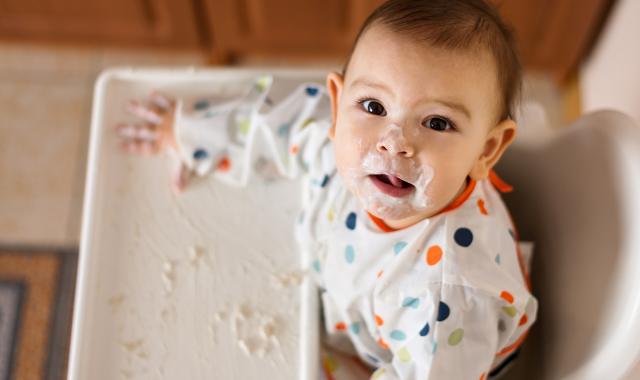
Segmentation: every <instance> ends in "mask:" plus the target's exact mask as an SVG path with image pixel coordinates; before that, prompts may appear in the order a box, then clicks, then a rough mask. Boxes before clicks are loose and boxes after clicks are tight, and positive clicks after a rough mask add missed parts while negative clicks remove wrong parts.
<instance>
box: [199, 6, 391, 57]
mask: <svg viewBox="0 0 640 380" xmlns="http://www.w3.org/2000/svg"><path fill="white" fill-rule="evenodd" d="M204 2H205V4H206V7H205V8H206V10H207V15H208V16H209V18H208V21H209V28H210V30H211V35H212V39H211V41H212V43H213V47H214V49H215V50H216V51H217V52H218V53H219V54H220V56H221V57H223V59H228V60H231V61H235V60H239V59H242V58H243V57H247V56H260V57H269V56H270V57H277V56H286V57H291V58H301V57H302V58H304V57H311V58H314V57H325V58H326V57H331V58H336V59H339V58H340V57H344V56H345V55H346V54H347V53H348V52H349V50H350V49H351V45H352V43H353V39H354V38H355V36H356V33H357V32H358V28H359V27H360V25H361V24H362V22H363V21H364V20H365V19H366V17H367V16H368V15H369V13H371V11H372V10H373V9H375V8H376V7H377V6H378V5H379V4H381V3H382V2H383V1H382V0H305V1H296V0H204Z"/></svg>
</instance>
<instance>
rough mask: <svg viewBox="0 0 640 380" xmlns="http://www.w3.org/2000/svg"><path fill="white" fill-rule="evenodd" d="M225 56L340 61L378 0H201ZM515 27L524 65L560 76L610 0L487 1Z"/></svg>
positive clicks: (581, 52)
mask: <svg viewBox="0 0 640 380" xmlns="http://www.w3.org/2000/svg"><path fill="white" fill-rule="evenodd" d="M203 1H204V2H205V9H206V11H207V15H206V18H207V22H208V25H209V29H210V31H211V33H212V38H211V42H212V46H213V50H214V51H215V52H217V53H218V55H219V56H221V57H222V61H223V62H233V61H234V59H243V58H245V57H255V56H262V57H266V58H270V59H272V60H277V59H290V58H293V57H299V56H313V57H331V58H333V59H344V58H345V56H346V54H347V53H348V51H349V50H350V48H351V44H352V43H353V39H354V37H355V35H356V33H357V31H358V29H359V27H360V25H361V24H362V22H363V21H364V20H365V18H366V17H367V16H368V14H369V13H370V12H371V11H372V10H373V9H375V7H376V6H378V5H379V4H381V3H382V2H383V0H305V1H300V0H203ZM491 1H492V2H493V3H494V4H496V5H497V6H498V9H499V12H500V14H501V15H502V16H503V18H504V19H505V20H506V22H507V23H508V24H510V25H512V26H513V28H514V30H515V32H516V37H517V41H518V47H519V50H520V52H521V56H522V60H523V63H524V65H525V67H527V68H529V69H536V70H542V71H547V72H550V73H552V74H553V75H554V77H555V78H556V79H558V80H559V81H561V80H563V79H566V77H567V76H568V75H570V73H572V71H573V70H575V68H576V67H577V65H578V63H579V62H580V60H581V59H583V58H584V57H585V55H586V54H587V53H588V51H589V48H590V47H591V45H592V43H593V41H594V39H595V37H596V36H597V34H598V32H599V30H600V27H601V25H602V23H603V20H604V19H605V17H606V15H607V13H608V9H609V8H610V6H611V3H612V2H613V0H491Z"/></svg>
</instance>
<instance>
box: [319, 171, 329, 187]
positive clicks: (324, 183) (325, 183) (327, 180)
mask: <svg viewBox="0 0 640 380" xmlns="http://www.w3.org/2000/svg"><path fill="white" fill-rule="evenodd" d="M327 183H329V175H328V174H325V175H324V178H322V183H321V184H320V187H325V186H327Z"/></svg>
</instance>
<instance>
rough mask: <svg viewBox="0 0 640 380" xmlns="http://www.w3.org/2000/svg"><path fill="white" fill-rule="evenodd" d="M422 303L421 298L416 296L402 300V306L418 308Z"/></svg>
mask: <svg viewBox="0 0 640 380" xmlns="http://www.w3.org/2000/svg"><path fill="white" fill-rule="evenodd" d="M419 305H420V299H419V298H415V297H407V298H405V299H404V300H403V301H402V307H412V308H414V309H417V308H418V306H419Z"/></svg>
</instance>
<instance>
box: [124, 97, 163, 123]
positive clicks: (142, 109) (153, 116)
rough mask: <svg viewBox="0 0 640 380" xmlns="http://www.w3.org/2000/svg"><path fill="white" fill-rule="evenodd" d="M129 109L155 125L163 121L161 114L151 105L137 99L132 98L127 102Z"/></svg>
mask: <svg viewBox="0 0 640 380" xmlns="http://www.w3.org/2000/svg"><path fill="white" fill-rule="evenodd" d="M127 111H128V112H129V113H131V114H133V115H135V116H137V117H139V118H141V119H142V120H144V121H146V122H149V123H151V124H153V125H158V124H160V123H162V116H161V115H160V114H158V113H157V112H156V111H155V110H153V109H152V108H151V107H148V106H145V105H143V104H142V103H140V102H138V101H136V100H131V101H130V102H129V103H128V104H127Z"/></svg>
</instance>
